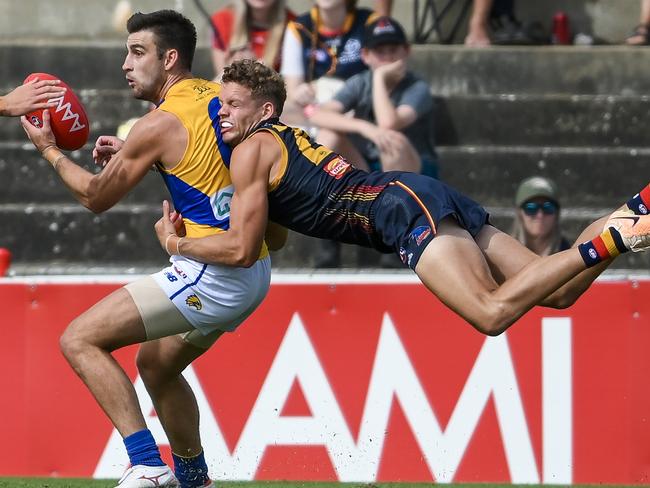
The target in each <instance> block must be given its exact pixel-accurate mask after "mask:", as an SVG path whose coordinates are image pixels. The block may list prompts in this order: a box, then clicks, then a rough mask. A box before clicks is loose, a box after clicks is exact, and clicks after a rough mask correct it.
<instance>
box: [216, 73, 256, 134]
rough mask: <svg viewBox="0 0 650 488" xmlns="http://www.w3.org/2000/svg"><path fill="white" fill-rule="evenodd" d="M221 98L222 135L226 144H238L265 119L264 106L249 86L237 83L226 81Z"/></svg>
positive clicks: (220, 124) (220, 118)
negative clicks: (254, 96)
mask: <svg viewBox="0 0 650 488" xmlns="http://www.w3.org/2000/svg"><path fill="white" fill-rule="evenodd" d="M219 99H220V100H221V109H219V128H220V129H221V137H222V139H223V141H224V142H225V143H226V144H229V145H231V146H236V145H237V144H239V143H240V142H242V141H243V140H244V139H246V137H247V136H248V135H249V134H250V133H251V132H252V131H253V129H255V127H257V125H258V124H259V123H260V122H261V121H262V120H263V119H264V106H263V104H262V103H260V102H259V101H258V100H255V99H254V98H253V96H252V94H251V91H250V90H249V89H248V88H246V87H244V86H242V85H238V84H237V83H224V84H223V85H222V86H221V94H220V95H219Z"/></svg>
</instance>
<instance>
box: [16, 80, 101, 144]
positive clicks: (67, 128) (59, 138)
mask: <svg viewBox="0 0 650 488" xmlns="http://www.w3.org/2000/svg"><path fill="white" fill-rule="evenodd" d="M34 78H38V79H39V80H60V79H61V78H59V77H57V76H52V75H49V74H47V73H32V74H31V75H29V76H28V77H27V78H25V81H23V84H25V83H27V82H29V81H31V80H33V79H34ZM59 86H61V87H63V88H66V92H65V94H64V95H63V96H62V97H57V98H53V99H52V101H55V102H57V105H56V106H54V107H50V108H48V109H47V110H49V111H50V125H51V126H52V132H53V133H54V137H56V145H57V146H59V147H60V148H61V149H65V150H68V151H73V150H75V149H79V148H81V147H82V146H83V145H84V144H86V142H87V141H88V135H89V132H90V130H89V124H88V117H87V116H86V111H85V110H84V107H83V105H82V104H81V102H80V101H79V99H78V98H77V95H75V94H74V92H73V91H72V89H71V88H70V87H69V86H68V85H67V84H66V83H65V82H64V81H63V80H61V84H60V85H59ZM42 115H43V111H42V110H36V111H34V112H31V113H29V114H27V115H26V117H27V120H29V121H30V122H31V123H32V125H34V126H35V127H42V126H43V117H42Z"/></svg>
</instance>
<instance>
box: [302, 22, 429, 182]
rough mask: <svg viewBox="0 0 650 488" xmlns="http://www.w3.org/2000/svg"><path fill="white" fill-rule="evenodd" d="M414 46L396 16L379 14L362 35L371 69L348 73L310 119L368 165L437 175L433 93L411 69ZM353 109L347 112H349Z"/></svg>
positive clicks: (337, 147) (326, 141) (335, 145)
mask: <svg viewBox="0 0 650 488" xmlns="http://www.w3.org/2000/svg"><path fill="white" fill-rule="evenodd" d="M409 55H410V46H409V43H408V41H407V39H406V35H405V33H404V29H403V28H402V26H401V25H400V24H399V22H397V21H396V20H395V19H392V18H390V17H379V18H378V19H376V20H375V21H374V22H372V23H370V24H369V25H368V26H367V27H366V30H365V33H364V37H363V48H362V50H361V56H362V59H363V62H364V63H365V64H366V65H368V66H369V68H370V70H368V71H364V72H361V73H359V74H356V75H355V76H353V77H352V78H350V79H348V80H347V81H346V82H345V84H344V85H343V87H342V88H341V90H339V91H338V92H337V93H336V94H335V95H334V97H333V99H332V100H330V101H329V102H325V103H324V104H322V105H320V106H319V107H318V108H316V109H315V111H314V113H313V114H312V116H311V118H310V122H311V123H312V124H314V125H315V126H317V127H318V128H319V131H318V138H317V139H318V142H319V143H320V144H323V145H325V146H327V147H329V148H330V149H333V150H334V151H336V152H338V153H339V154H342V155H343V156H344V157H346V158H347V159H348V160H349V161H352V162H353V163H354V164H355V165H356V166H357V167H360V168H362V169H367V170H371V171H374V170H383V171H393V170H399V171H411V172H414V173H424V174H427V175H429V176H433V177H437V176H438V168H437V157H436V151H435V148H434V145H433V141H432V137H433V97H432V96H431V92H430V89H429V85H428V83H427V82H426V81H424V80H422V79H420V78H418V77H417V76H416V75H414V74H413V73H412V72H410V71H408V69H407V61H408V57H409ZM349 111H352V113H353V114H354V115H353V116H351V117H349V116H347V115H345V114H346V112H349Z"/></svg>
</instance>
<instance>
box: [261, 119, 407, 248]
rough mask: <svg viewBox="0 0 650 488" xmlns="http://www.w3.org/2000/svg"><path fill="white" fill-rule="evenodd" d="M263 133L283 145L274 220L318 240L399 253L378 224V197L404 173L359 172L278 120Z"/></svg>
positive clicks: (273, 195) (272, 190)
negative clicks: (271, 136)
mask: <svg viewBox="0 0 650 488" xmlns="http://www.w3.org/2000/svg"><path fill="white" fill-rule="evenodd" d="M258 131H268V132H270V133H271V134H273V135H274V136H275V138H276V139H277V140H278V142H279V144H280V145H281V146H282V161H281V163H280V170H279V172H278V175H277V177H276V178H275V179H274V180H273V181H272V182H270V187H269V220H272V221H273V222H276V223H278V224H280V225H283V226H285V227H287V228H288V229H291V230H294V231H296V232H300V233H301V234H306V235H310V236H313V237H320V238H324V239H331V240H335V241H341V242H346V243H349V244H358V245H361V246H365V247H374V248H376V249H378V250H380V251H383V252H393V251H394V249H393V248H391V247H387V246H386V245H385V244H384V243H383V242H382V239H381V237H380V236H378V235H377V232H376V230H375V226H374V222H373V220H374V208H375V203H376V201H377V197H379V195H380V193H381V192H382V191H383V190H384V189H385V188H386V186H387V185H388V184H389V183H390V182H391V181H393V180H395V179H396V178H397V177H398V176H399V174H400V172H390V173H385V172H373V173H367V172H365V171H362V170H359V169H357V168H355V167H354V166H352V165H351V164H350V163H348V162H347V161H346V160H345V159H344V158H343V157H341V156H340V155H338V154H337V153H335V152H333V151H332V150H330V149H328V148H326V147H324V146H321V145H320V144H317V143H315V142H313V141H312V140H311V139H310V138H309V136H308V135H307V134H306V133H305V132H304V131H303V130H301V129H297V128H292V127H288V126H286V125H284V124H282V123H280V122H279V121H278V120H277V119H272V120H269V121H268V122H266V123H264V124H262V125H260V126H259V127H258V128H257V129H256V130H255V132H258Z"/></svg>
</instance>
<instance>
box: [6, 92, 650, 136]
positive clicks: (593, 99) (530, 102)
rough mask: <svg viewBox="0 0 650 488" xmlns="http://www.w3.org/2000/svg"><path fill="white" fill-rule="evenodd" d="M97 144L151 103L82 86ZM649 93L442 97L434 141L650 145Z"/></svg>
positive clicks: (9, 129) (9, 131)
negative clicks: (99, 138)
mask: <svg viewBox="0 0 650 488" xmlns="http://www.w3.org/2000/svg"><path fill="white" fill-rule="evenodd" d="M78 94H79V97H80V99H81V101H82V103H83V104H84V106H85V107H86V112H87V114H88V119H89V121H90V128H91V137H90V142H91V143H92V142H93V141H94V140H95V139H96V138H97V136H99V135H103V134H115V132H116V130H117V128H118V126H119V125H120V124H121V123H123V122H124V121H125V120H127V119H130V118H133V117H140V116H142V115H144V114H146V113H147V111H148V110H149V108H150V107H151V104H149V103H147V102H142V101H140V100H135V99H134V98H133V95H132V93H131V92H130V91H129V90H114V89H103V90H95V89H82V90H79V91H78ZM648 113H650V96H635V97H626V96H614V95H521V94H513V95H478V96H473V95H467V96H450V97H447V98H442V97H438V98H437V107H436V115H435V127H436V131H435V132H436V134H435V141H436V143H437V144H439V145H447V146H448V145H479V144H491V145H533V146H541V145H559V146H647V145H648V139H647V134H646V129H645V127H646V125H647V123H648V120H647V119H648ZM0 140H4V141H12V140H15V141H23V140H25V134H24V132H23V130H22V127H21V126H20V124H19V123H18V121H17V120H16V121H6V123H4V124H2V125H0Z"/></svg>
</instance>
